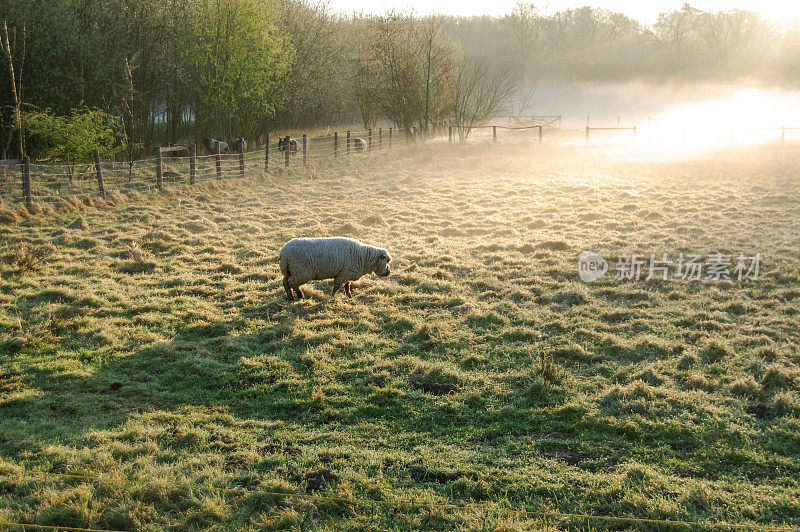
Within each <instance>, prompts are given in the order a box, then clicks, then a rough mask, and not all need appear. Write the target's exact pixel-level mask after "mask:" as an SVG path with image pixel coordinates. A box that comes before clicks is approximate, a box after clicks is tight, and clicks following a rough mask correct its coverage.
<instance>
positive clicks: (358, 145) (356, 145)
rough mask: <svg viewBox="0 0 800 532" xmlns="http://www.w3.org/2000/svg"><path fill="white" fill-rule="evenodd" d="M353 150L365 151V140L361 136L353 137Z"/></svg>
mask: <svg viewBox="0 0 800 532" xmlns="http://www.w3.org/2000/svg"><path fill="white" fill-rule="evenodd" d="M353 150H355V151H367V141H366V140H364V139H362V138H361V137H355V138H354V139H353Z"/></svg>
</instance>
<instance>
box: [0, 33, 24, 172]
mask: <svg viewBox="0 0 800 532" xmlns="http://www.w3.org/2000/svg"><path fill="white" fill-rule="evenodd" d="M12 35H13V39H9V38H8V23H7V21H5V20H4V21H3V35H2V43H0V44H2V50H3V55H4V56H5V58H6V62H7V63H8V74H9V80H10V81H11V96H12V98H13V99H14V121H15V122H16V124H15V126H16V128H17V135H18V140H19V145H18V151H19V156H20V157H22V156H24V155H25V151H24V149H23V142H22V111H21V105H22V69H23V67H24V66H25V24H23V25H22V53H21V54H20V61H19V63H18V66H17V68H16V71H15V69H14V52H15V51H16V47H17V43H16V36H17V32H16V30H15V31H14V32H13V33H12Z"/></svg>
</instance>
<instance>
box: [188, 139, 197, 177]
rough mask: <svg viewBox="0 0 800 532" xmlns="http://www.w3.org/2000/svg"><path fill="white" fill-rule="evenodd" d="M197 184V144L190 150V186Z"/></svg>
mask: <svg viewBox="0 0 800 532" xmlns="http://www.w3.org/2000/svg"><path fill="white" fill-rule="evenodd" d="M195 183H197V144H192V146H191V147H190V148H189V184H190V185H194V184H195Z"/></svg>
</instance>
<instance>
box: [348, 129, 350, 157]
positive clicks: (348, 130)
mask: <svg viewBox="0 0 800 532" xmlns="http://www.w3.org/2000/svg"><path fill="white" fill-rule="evenodd" d="M347 155H350V130H349V129H348V130H347Z"/></svg>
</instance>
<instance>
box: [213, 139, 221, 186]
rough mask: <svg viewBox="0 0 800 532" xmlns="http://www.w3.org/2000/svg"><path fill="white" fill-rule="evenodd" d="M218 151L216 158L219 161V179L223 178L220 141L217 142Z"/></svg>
mask: <svg viewBox="0 0 800 532" xmlns="http://www.w3.org/2000/svg"><path fill="white" fill-rule="evenodd" d="M216 152H217V153H215V154H214V158H215V159H216V162H217V179H222V155H221V153H222V152H221V150H220V144H219V142H217V147H216Z"/></svg>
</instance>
